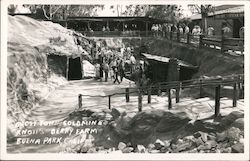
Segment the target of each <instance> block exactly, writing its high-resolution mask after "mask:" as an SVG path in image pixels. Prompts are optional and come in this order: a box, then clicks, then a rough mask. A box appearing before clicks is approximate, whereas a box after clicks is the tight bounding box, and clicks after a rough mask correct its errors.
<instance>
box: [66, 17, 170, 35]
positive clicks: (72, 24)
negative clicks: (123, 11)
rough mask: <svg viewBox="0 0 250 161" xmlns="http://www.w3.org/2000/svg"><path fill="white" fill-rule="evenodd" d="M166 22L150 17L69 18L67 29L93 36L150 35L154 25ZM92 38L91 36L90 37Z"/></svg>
mask: <svg viewBox="0 0 250 161" xmlns="http://www.w3.org/2000/svg"><path fill="white" fill-rule="evenodd" d="M163 23H166V21H165V20H160V19H155V18H150V17H68V18H67V28H69V29H74V30H75V31H79V32H81V33H89V32H92V34H93V35H98V34H99V35H101V34H103V35H109V34H114V35H118V34H119V35H122V34H126V32H129V31H133V32H138V33H140V34H141V35H145V36H146V35H148V32H149V31H151V28H152V25H153V24H163ZM89 36H91V35H89Z"/></svg>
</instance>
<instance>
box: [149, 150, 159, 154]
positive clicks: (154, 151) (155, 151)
mask: <svg viewBox="0 0 250 161" xmlns="http://www.w3.org/2000/svg"><path fill="white" fill-rule="evenodd" d="M150 153H153V154H155V153H160V150H152V151H150Z"/></svg>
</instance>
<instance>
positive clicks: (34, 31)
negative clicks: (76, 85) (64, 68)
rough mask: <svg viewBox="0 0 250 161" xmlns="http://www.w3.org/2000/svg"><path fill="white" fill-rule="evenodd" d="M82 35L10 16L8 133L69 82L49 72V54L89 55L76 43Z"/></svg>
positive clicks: (8, 38) (50, 24)
mask: <svg viewBox="0 0 250 161" xmlns="http://www.w3.org/2000/svg"><path fill="white" fill-rule="evenodd" d="M79 36H81V35H78V36H77V33H75V32H73V31H71V30H68V29H66V28H64V27H62V26H61V25H59V24H55V23H52V22H49V21H47V22H44V21H37V20H34V19H32V18H29V17H26V16H8V37H7V51H8V54H7V56H8V57H7V61H8V63H7V70H8V72H7V90H8V91H7V104H8V108H7V111H8V127H9V128H10V130H8V131H10V132H11V131H12V129H13V128H14V126H13V124H14V123H15V122H16V121H22V120H23V119H24V117H25V115H26V113H28V112H29V111H30V110H31V109H32V108H33V107H35V106H36V105H37V104H38V103H39V101H40V100H41V99H43V98H45V97H46V96H47V95H48V94H49V92H50V91H51V90H53V89H55V87H57V86H59V85H61V84H64V83H66V79H65V78H63V77H62V76H61V75H58V74H56V73H55V72H53V71H52V72H51V70H49V69H48V63H47V54H55V55H66V56H70V55H79V54H81V53H83V54H86V52H85V51H84V49H83V48H82V47H81V46H79V45H78V43H77V38H78V37H79ZM58 70H60V69H58ZM8 136H9V135H8Z"/></svg>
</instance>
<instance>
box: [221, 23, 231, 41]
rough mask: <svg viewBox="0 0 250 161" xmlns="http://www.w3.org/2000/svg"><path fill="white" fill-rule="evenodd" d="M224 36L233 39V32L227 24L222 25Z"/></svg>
mask: <svg viewBox="0 0 250 161" xmlns="http://www.w3.org/2000/svg"><path fill="white" fill-rule="evenodd" d="M221 30H222V35H223V36H224V37H232V32H231V29H230V28H229V27H228V26H227V23H226V22H224V23H223V24H222V29H221Z"/></svg>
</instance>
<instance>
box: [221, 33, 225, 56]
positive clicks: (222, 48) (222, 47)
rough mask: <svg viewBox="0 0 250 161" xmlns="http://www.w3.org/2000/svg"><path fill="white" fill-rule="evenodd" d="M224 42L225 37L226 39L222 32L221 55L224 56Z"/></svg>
mask: <svg viewBox="0 0 250 161" xmlns="http://www.w3.org/2000/svg"><path fill="white" fill-rule="evenodd" d="M224 40H225V37H224V32H223V30H222V32H221V53H222V54H223V53H224Z"/></svg>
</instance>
